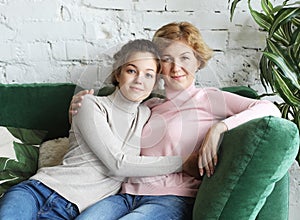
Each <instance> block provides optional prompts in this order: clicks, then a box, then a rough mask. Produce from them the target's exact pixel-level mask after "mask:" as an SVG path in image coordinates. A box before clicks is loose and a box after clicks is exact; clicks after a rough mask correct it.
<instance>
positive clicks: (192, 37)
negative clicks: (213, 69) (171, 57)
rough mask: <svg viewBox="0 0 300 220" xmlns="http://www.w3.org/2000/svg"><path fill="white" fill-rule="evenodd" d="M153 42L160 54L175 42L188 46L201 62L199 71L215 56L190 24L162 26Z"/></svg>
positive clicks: (175, 23) (198, 32)
mask: <svg viewBox="0 0 300 220" xmlns="http://www.w3.org/2000/svg"><path fill="white" fill-rule="evenodd" d="M152 41H153V42H154V43H155V44H156V45H157V47H158V49H159V51H160V52H162V51H163V49H165V48H166V47H168V46H169V45H170V44H172V43H173V42H174V41H181V42H183V43H185V44H187V45H188V46H190V47H191V48H192V49H193V50H194V53H195V57H196V58H197V60H199V61H200V66H199V69H202V68H203V67H204V66H205V65H206V64H207V62H208V60H209V59H210V58H211V57H212V55H213V51H212V49H210V47H209V46H208V45H207V44H206V43H205V42H204V40H203V38H202V35H201V33H200V31H199V30H198V29H197V28H196V27H195V26H194V25H192V24H191V23H189V22H173V23H169V24H166V25H164V26H162V27H161V28H159V29H158V30H157V31H156V32H155V34H154V36H153V39H152Z"/></svg>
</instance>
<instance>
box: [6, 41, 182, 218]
mask: <svg viewBox="0 0 300 220" xmlns="http://www.w3.org/2000/svg"><path fill="white" fill-rule="evenodd" d="M114 59H115V63H114V66H113V69H114V70H113V73H112V76H113V78H112V82H113V84H114V85H116V90H115V92H114V93H113V94H112V95H110V96H107V97H95V96H92V95H87V96H86V97H85V99H84V101H83V102H82V107H81V111H80V112H79V113H78V114H77V115H76V116H74V118H73V123H72V127H71V130H70V136H69V140H70V149H69V152H68V153H67V154H66V155H65V157H64V160H63V162H62V164H61V165H58V166H54V167H45V168H41V169H39V170H38V172H37V174H36V175H34V176H33V177H31V178H30V180H27V181H24V182H22V183H20V184H18V185H16V186H14V187H12V188H10V189H9V190H8V191H7V192H6V193H5V195H4V196H3V197H2V198H1V200H0V219H74V218H75V217H76V216H77V215H78V214H79V212H81V211H82V210H84V209H85V208H87V207H89V206H90V205H92V204H93V203H95V202H96V201H99V200H100V199H102V198H105V197H107V196H109V195H112V194H116V193H117V192H118V191H119V190H120V187H121V183H122V182H123V181H124V180H125V179H124V177H128V176H145V174H147V176H151V175H161V174H166V173H170V172H174V171H181V165H182V159H181V157H180V156H174V157H172V156H171V157H169V156H168V157H161V156H159V157H151V156H150V157H141V156H139V155H140V137H141V132H142V128H143V126H144V124H145V122H146V121H147V120H148V118H149V116H150V110H149V108H148V107H146V106H144V105H140V102H141V101H142V100H143V99H145V98H146V97H147V96H148V95H149V94H150V93H151V91H152V89H153V86H154V84H155V82H156V74H157V73H158V72H160V69H161V66H160V61H159V56H158V52H157V50H156V47H155V45H154V44H153V43H152V42H151V41H148V40H135V41H131V42H129V43H127V44H125V45H124V46H123V47H122V48H121V50H120V51H119V52H117V53H116V54H115V55H114Z"/></svg>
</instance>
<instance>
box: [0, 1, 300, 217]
mask: <svg viewBox="0 0 300 220" xmlns="http://www.w3.org/2000/svg"><path fill="white" fill-rule="evenodd" d="M246 2H247V1H246V0H244V1H242V2H241V3H240V4H239V5H238V8H237V10H236V13H235V16H234V19H233V21H232V22H230V18H229V16H230V15H229V5H228V3H227V0H210V1H204V0H202V1H200V0H0V83H4V84H12V83H35V82H43V83H44V82H50V83H54V82H72V83H76V84H79V85H81V86H83V87H85V88H92V87H94V88H96V87H98V86H99V84H101V81H103V77H104V76H103V72H105V71H104V70H105V68H103V66H104V64H105V63H106V60H105V59H104V58H103V57H104V56H103V54H104V53H108V52H111V51H112V48H113V47H115V46H116V45H118V44H120V43H124V42H126V41H128V40H129V39H135V38H147V39H151V37H152V35H153V33H154V32H155V31H156V30H157V29H158V28H159V27H160V26H162V25H163V24H166V23H169V22H173V21H189V22H192V23H193V24H195V25H196V26H197V27H198V28H199V29H200V30H201V33H202V35H203V37H204V39H205V40H206V42H207V43H208V45H209V46H210V47H211V48H213V50H214V51H215V54H214V57H213V59H212V60H211V61H210V63H209V64H208V66H207V67H206V68H205V69H203V70H202V71H200V72H199V74H198V75H197V80H196V83H197V85H198V86H217V87H224V86H234V85H246V86H250V87H252V88H254V89H256V90H257V91H258V92H259V93H263V92H264V89H263V87H262V86H261V83H260V79H259V72H258V63H259V58H260V56H261V52H260V51H261V50H262V49H263V48H264V45H265V41H264V36H265V33H264V32H262V31H261V30H260V29H259V28H258V26H257V25H256V24H255V22H254V21H253V20H252V18H251V17H250V15H249V11H248V9H247V5H246ZM259 2H260V1H253V3H254V5H253V6H254V8H259ZM273 2H274V1H273ZM276 2H281V1H280V0H277V1H275V3H276ZM296 179H297V178H296ZM298 180H299V178H298ZM293 181H294V179H293ZM298 189H299V182H294V183H293V188H292V189H291V191H292V192H295V193H298V194H300V193H299V190H298ZM293 198H295V199H294V200H295V201H294V200H293V201H292V202H291V207H292V209H293V210H292V213H294V214H297V212H296V211H295V210H296V208H297V205H298V206H299V202H298V201H296V198H297V199H299V198H300V195H294V196H293ZM294 214H293V215H294ZM298 214H299V213H298ZM295 216H296V215H295ZM291 219H296V218H295V217H293V216H292V218H291Z"/></svg>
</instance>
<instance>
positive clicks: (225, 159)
mask: <svg viewBox="0 0 300 220" xmlns="http://www.w3.org/2000/svg"><path fill="white" fill-rule="evenodd" d="M298 148H299V133H298V129H297V127H296V125H295V124H294V123H292V122H291V121H288V120H285V119H282V118H276V117H272V116H268V117H263V118H259V119H254V120H251V121H249V122H247V123H245V124H242V125H240V126H238V127H236V128H234V129H232V130H230V131H228V132H226V133H225V134H224V138H223V141H222V144H221V146H220V152H219V154H220V155H219V164H218V166H217V169H216V172H215V173H214V175H213V176H212V177H210V178H207V177H205V178H204V179H203V182H202V184H201V186H200V188H199V191H198V194H197V197H196V201H195V206H194V211H193V219H194V220H198V219H199V220H207V219H211V220H215V219H218V220H228V219H230V220H241V219H247V220H251V219H255V218H256V216H257V215H258V213H259V212H260V210H261V208H262V207H263V206H264V204H265V201H266V199H267V197H268V196H269V195H270V194H271V193H272V191H273V189H274V187H275V184H276V182H279V181H280V180H281V179H282V178H283V177H284V176H285V175H286V173H287V171H288V169H289V167H290V166H291V164H292V163H293V161H294V159H295V157H296V155H297V152H298ZM276 195H278V196H280V193H276ZM280 199H281V198H279V197H278V198H277V200H280ZM273 200H274V198H273ZM276 215H277V214H276V210H273V218H272V217H271V218H270V219H278V218H276Z"/></svg>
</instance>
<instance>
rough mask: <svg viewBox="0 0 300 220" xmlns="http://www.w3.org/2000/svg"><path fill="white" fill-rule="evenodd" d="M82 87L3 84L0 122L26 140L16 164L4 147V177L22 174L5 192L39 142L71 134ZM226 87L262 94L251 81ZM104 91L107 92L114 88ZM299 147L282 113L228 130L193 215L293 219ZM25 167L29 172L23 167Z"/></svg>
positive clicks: (33, 157)
mask: <svg viewBox="0 0 300 220" xmlns="http://www.w3.org/2000/svg"><path fill="white" fill-rule="evenodd" d="M77 89H78V88H77V87H76V85H73V84H66V83H59V84H20V85H3V84H0V126H5V127H7V128H8V129H9V131H10V132H11V133H12V134H14V136H16V137H18V138H19V139H20V140H21V141H22V142H23V143H21V144H22V145H20V144H15V146H14V147H15V151H16V154H17V159H18V161H12V162H13V163H14V164H13V165H12V166H11V167H13V168H14V169H15V170H14V169H9V168H8V167H7V162H8V160H7V158H1V152H0V181H1V180H5V178H8V176H10V177H12V176H17V177H18V178H15V179H14V180H13V181H10V182H5V183H1V184H0V190H2V192H4V191H5V190H6V189H7V188H9V187H10V186H11V185H13V184H16V183H17V182H19V181H22V180H23V179H26V178H28V177H29V176H30V175H32V174H33V173H34V172H35V171H36V169H37V160H38V147H36V145H39V144H41V143H42V142H44V141H46V140H51V139H56V138H59V137H67V136H68V131H69V128H70V125H69V122H68V107H69V103H70V101H71V99H72V96H73V95H74V93H76V92H77V91H78V90H77ZM223 90H226V91H229V92H234V93H237V94H240V95H243V96H247V97H251V98H258V96H257V94H256V92H255V91H253V90H252V89H249V88H247V87H229V88H223ZM99 92H100V94H99V95H103V94H108V93H109V92H111V91H110V89H108V90H107V89H104V90H100V91H99ZM37 137H38V138H37ZM0 142H1V137H0ZM31 145H35V146H31ZM30 147H31V148H30ZM298 148H299V132H298V129H297V127H296V126H295V125H294V124H293V123H292V122H290V121H288V120H285V119H282V118H276V117H271V116H269V117H263V118H259V119H255V120H252V121H249V122H247V123H245V124H243V125H240V126H239V127H237V128H234V129H232V130H230V131H228V132H226V133H225V135H224V138H223V142H222V144H221V147H220V151H219V164H218V166H217V169H216V172H215V174H214V175H213V176H212V177H211V178H207V177H204V180H203V183H202V184H201V186H200V188H199V191H198V194H197V198H196V202H195V206H194V212H193V218H194V219H199V220H207V219H210V220H216V219H223V220H247V219H261V220H268V219H270V220H271V219H272V220H277V219H278V220H285V219H288V195H289V176H288V169H289V167H290V166H291V164H292V163H293V161H294V159H295V157H296V155H297V152H298ZM24 149H26V150H24ZM30 149H34V150H30ZM10 162H11V161H10ZM4 164H5V165H4ZM28 164H31V165H30V166H29V165H28ZM25 168H26V169H27V170H26V172H22V169H23V170H24V169H25ZM16 169H18V170H16ZM1 178H2V179H1Z"/></svg>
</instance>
